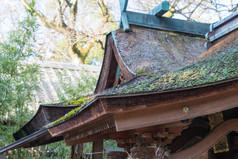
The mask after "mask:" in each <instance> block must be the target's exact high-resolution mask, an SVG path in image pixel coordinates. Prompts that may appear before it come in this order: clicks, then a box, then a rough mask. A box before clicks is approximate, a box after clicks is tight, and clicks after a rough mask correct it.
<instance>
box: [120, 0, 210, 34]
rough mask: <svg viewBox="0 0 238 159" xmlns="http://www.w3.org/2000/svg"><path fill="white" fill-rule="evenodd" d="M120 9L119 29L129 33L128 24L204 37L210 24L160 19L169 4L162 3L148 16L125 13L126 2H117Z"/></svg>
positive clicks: (125, 0) (121, 0)
mask: <svg viewBox="0 0 238 159" xmlns="http://www.w3.org/2000/svg"><path fill="white" fill-rule="evenodd" d="M119 1H120V8H121V20H120V25H119V27H120V28H123V30H124V31H125V32H128V31H131V28H130V24H132V25H138V26H143V27H149V28H154V29H159V30H165V31H172V32H179V33H185V34H190V35H195V36H201V37H204V36H205V34H206V33H207V32H209V27H210V24H206V23H198V22H193V21H187V20H180V19H174V18H166V17H162V15H163V14H164V13H166V12H167V11H168V10H169V2H168V1H163V2H162V3H160V4H159V5H158V6H156V7H155V8H154V9H152V10H151V11H150V12H149V13H148V14H142V13H136V12H130V11H126V8H127V4H128V0H119Z"/></svg>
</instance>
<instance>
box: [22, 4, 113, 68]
mask: <svg viewBox="0 0 238 159" xmlns="http://www.w3.org/2000/svg"><path fill="white" fill-rule="evenodd" d="M22 2H23V4H24V5H25V6H26V7H27V8H28V9H30V10H32V11H34V12H35V13H36V15H37V16H38V17H39V19H40V21H41V23H42V24H43V25H44V26H45V27H47V28H50V29H52V30H54V31H56V32H58V33H60V34H61V35H63V36H64V37H65V39H66V43H67V51H68V54H69V55H70V57H71V59H72V60H73V61H74V63H85V60H86V58H87V57H88V53H89V51H90V50H91V49H92V48H93V47H94V46H95V45H96V44H97V45H99V46H100V49H102V50H103V49H104V48H103V47H104V39H103V36H102V35H105V34H106V33H107V32H109V31H110V30H111V29H113V28H115V27H116V25H115V22H114V21H113V20H112V19H113V17H112V16H111V14H110V12H109V8H108V7H107V5H106V4H105V2H104V0H92V1H80V2H79V1H78V0H54V1H50V2H49V3H48V5H49V7H48V8H49V10H50V12H47V11H46V12H45V13H43V11H39V10H38V9H37V8H36V7H32V6H30V5H29V3H28V1H27V0H22ZM39 3H40V2H39ZM36 6H37V5H36ZM83 7H84V11H85V9H87V8H89V7H90V8H93V11H92V12H91V13H86V14H82V12H80V11H82V9H83ZM88 11H89V10H88ZM85 17H87V19H88V20H87V23H90V24H91V25H93V27H90V26H89V25H85V23H84V20H85ZM98 48H99V47H98Z"/></svg>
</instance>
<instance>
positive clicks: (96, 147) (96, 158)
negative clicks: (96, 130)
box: [92, 140, 103, 159]
mask: <svg viewBox="0 0 238 159" xmlns="http://www.w3.org/2000/svg"><path fill="white" fill-rule="evenodd" d="M98 152H103V140H99V141H94V142H93V158H92V159H102V158H103V153H98ZM94 153H95V154H94Z"/></svg>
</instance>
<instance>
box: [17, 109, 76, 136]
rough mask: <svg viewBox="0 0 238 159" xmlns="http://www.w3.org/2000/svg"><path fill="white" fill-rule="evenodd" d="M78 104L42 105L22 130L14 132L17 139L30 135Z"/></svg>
mask: <svg viewBox="0 0 238 159" xmlns="http://www.w3.org/2000/svg"><path fill="white" fill-rule="evenodd" d="M76 107H77V106H66V107H65V106H56V105H40V106H39V109H38V111H37V112H36V114H35V116H34V117H33V118H32V119H31V120H30V121H29V122H28V123H27V124H26V125H24V126H23V127H22V128H21V129H20V130H18V131H17V132H16V133H14V134H13V136H14V138H15V140H19V139H20V138H22V137H25V136H27V135H30V134H32V133H34V132H36V131H38V130H40V129H41V128H42V127H43V126H45V125H47V124H49V123H50V122H53V121H55V120H57V119H58V118H60V117H62V116H64V115H65V114H66V113H68V112H69V111H71V110H72V109H74V108H76Z"/></svg>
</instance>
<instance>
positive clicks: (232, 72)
mask: <svg viewBox="0 0 238 159" xmlns="http://www.w3.org/2000/svg"><path fill="white" fill-rule="evenodd" d="M236 77H238V45H237V44H236V45H233V46H232V47H229V48H226V49H224V50H223V51H220V52H218V53H216V54H215V55H213V56H211V57H208V58H206V59H203V60H201V61H199V62H196V63H194V64H191V65H188V66H186V67H184V68H182V69H179V70H176V71H174V72H169V73H165V74H163V75H160V76H147V79H146V80H142V81H139V82H136V83H133V84H130V85H124V86H121V87H117V88H115V89H114V90H111V91H108V92H105V93H104V95H119V94H138V93H145V92H156V91H166V90H175V89H183V88H188V87H195V86H200V85H205V84H210V83H215V82H219V81H223V80H228V79H232V78H236Z"/></svg>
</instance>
